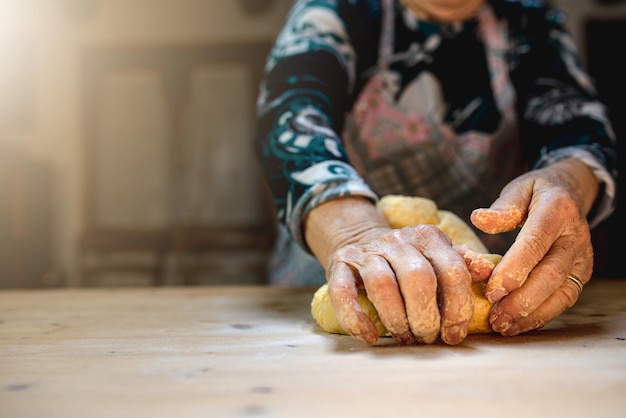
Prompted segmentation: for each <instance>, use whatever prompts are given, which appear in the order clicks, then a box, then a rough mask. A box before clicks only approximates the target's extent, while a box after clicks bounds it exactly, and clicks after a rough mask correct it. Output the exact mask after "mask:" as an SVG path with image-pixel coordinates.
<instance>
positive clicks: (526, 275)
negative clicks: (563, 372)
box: [471, 159, 598, 335]
mask: <svg viewBox="0 0 626 418" xmlns="http://www.w3.org/2000/svg"><path fill="white" fill-rule="evenodd" d="M597 193H598V184H597V180H596V178H595V176H594V175H593V173H592V172H591V170H590V169H589V168H588V167H587V166H586V165H585V164H584V163H582V162H580V161H578V160H575V159H566V160H561V161H559V162H557V163H555V164H553V165H551V166H550V167H547V168H544V169H541V170H536V171H532V172H529V173H527V174H524V175H522V176H521V177H519V178H517V179H515V180H513V181H512V182H511V183H509V184H508V185H507V186H506V187H505V188H504V189H503V191H502V193H501V194H500V197H499V198H498V199H497V200H496V201H495V202H494V203H493V205H491V207H490V208H489V209H477V210H475V211H474V213H473V214H472V217H471V220H472V223H473V224H474V225H475V226H476V227H478V228H479V229H481V230H483V231H484V232H487V233H500V232H505V231H508V230H511V229H514V228H515V227H518V226H521V230H520V232H519V234H518V236H517V238H516V240H515V243H514V244H513V245H512V246H511V248H510V249H509V250H508V251H507V253H506V254H505V255H504V257H503V258H502V261H500V263H499V264H498V266H497V267H496V268H495V269H494V271H493V274H492V277H491V278H490V280H489V282H488V284H487V287H486V290H485V293H486V296H487V298H488V299H489V300H490V301H491V302H497V303H496V305H495V306H494V307H493V309H492V311H491V315H490V323H491V326H492V328H493V330H494V331H496V332H499V333H501V334H503V335H516V334H519V333H522V332H526V331H529V330H533V329H537V328H541V327H543V326H544V325H546V324H547V323H548V322H550V321H551V320H553V319H554V318H556V317H557V316H558V315H560V314H561V313H562V312H563V311H565V310H566V309H568V308H570V307H571V306H573V305H574V303H576V301H577V300H578V297H579V293H580V290H579V289H578V288H577V286H576V285H575V283H574V282H573V281H571V280H570V279H567V276H568V275H569V274H572V275H575V276H577V277H578V278H580V279H581V280H582V282H583V283H587V282H588V281H589V280H590V278H591V274H592V271H593V248H592V245H591V233H590V230H589V225H588V223H587V220H586V215H587V213H588V212H589V211H590V209H591V206H592V204H593V201H594V199H595V197H596V195H597Z"/></svg>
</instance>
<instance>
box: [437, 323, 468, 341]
mask: <svg viewBox="0 0 626 418" xmlns="http://www.w3.org/2000/svg"><path fill="white" fill-rule="evenodd" d="M466 336H467V334H466V332H465V329H464V327H462V326H460V325H457V326H454V327H450V328H446V329H444V330H443V335H442V339H443V340H444V341H445V342H446V344H450V345H455V344H458V343H460V342H461V341H463V339H464V338H465V337H466Z"/></svg>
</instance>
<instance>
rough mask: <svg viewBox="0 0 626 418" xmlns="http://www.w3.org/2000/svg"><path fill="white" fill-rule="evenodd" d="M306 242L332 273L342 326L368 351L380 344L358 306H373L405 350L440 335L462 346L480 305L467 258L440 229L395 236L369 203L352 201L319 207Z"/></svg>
mask: <svg viewBox="0 0 626 418" xmlns="http://www.w3.org/2000/svg"><path fill="white" fill-rule="evenodd" d="M305 236H306V240H307V243H308V245H309V247H310V248H311V250H312V251H313V253H314V254H315V255H316V256H317V257H318V259H319V260H320V262H322V265H324V266H326V272H327V280H328V284H329V293H330V298H331V302H332V304H333V308H334V310H335V312H336V314H337V319H338V321H339V324H340V325H341V326H342V328H343V329H344V330H346V331H347V332H348V333H349V334H350V335H352V336H353V337H355V338H358V339H360V340H362V341H364V342H366V343H368V344H373V343H375V342H376V340H377V339H378V333H377V331H376V328H375V326H374V324H373V323H372V321H371V320H370V319H369V318H368V317H367V315H366V314H365V313H364V312H363V311H362V309H361V307H360V305H359V304H358V296H357V291H358V289H359V288H365V290H366V292H367V296H368V298H369V300H370V301H371V302H372V303H373V304H374V306H375V307H376V310H377V311H378V314H379V316H380V318H381V320H382V322H383V324H384V325H385V327H386V328H387V329H388V330H389V331H390V333H391V335H392V337H393V338H394V339H395V340H397V341H399V342H402V343H406V344H409V343H412V342H414V341H420V342H424V343H432V342H434V341H435V340H436V339H437V338H438V337H439V336H441V339H442V340H443V341H444V342H446V343H448V344H458V343H460V342H461V341H463V339H464V338H465V337H466V335H467V327H468V324H469V320H470V319H471V316H472V313H473V308H474V298H473V296H472V291H471V281H472V275H471V274H470V271H469V270H468V267H467V265H466V262H465V260H464V258H463V255H462V253H463V251H462V250H461V251H460V250H459V249H458V248H454V247H453V246H452V245H451V243H450V240H449V239H448V237H447V236H446V235H445V234H443V233H442V232H441V231H440V230H439V229H438V228H437V227H435V226H433V225H420V226H415V227H406V228H403V229H391V228H390V227H389V225H388V224H387V222H386V220H385V219H384V217H383V215H382V214H381V213H380V212H379V211H378V209H376V207H375V206H374V205H373V204H372V203H371V202H369V201H367V200H365V199H361V198H354V197H345V198H339V199H336V200H333V201H330V202H327V203H325V204H323V205H320V206H319V207H317V208H315V209H314V210H313V211H311V213H310V214H309V216H308V217H307V219H306V221H305Z"/></svg>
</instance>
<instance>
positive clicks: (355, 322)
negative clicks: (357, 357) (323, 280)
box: [328, 262, 378, 344]
mask: <svg viewBox="0 0 626 418" xmlns="http://www.w3.org/2000/svg"><path fill="white" fill-rule="evenodd" d="M358 291H359V289H358V287H357V278H356V277H355V272H354V271H353V269H352V268H351V267H350V266H349V265H347V264H346V263H343V262H337V263H335V264H333V265H332V266H331V268H330V269H329V279H328V292H329V296H330V301H331V303H332V305H333V309H334V310H335V314H336V315H337V321H338V322H339V325H341V328H343V329H344V330H345V331H346V332H347V333H348V334H350V335H351V336H353V337H354V338H356V339H358V340H361V341H363V342H365V343H367V344H374V343H376V341H377V340H378V331H377V329H376V326H375V325H374V323H373V322H372V320H371V319H370V318H369V317H368V316H367V314H366V313H365V312H364V311H363V308H361V305H359V296H358Z"/></svg>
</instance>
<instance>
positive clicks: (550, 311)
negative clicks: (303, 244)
mask: <svg viewBox="0 0 626 418" xmlns="http://www.w3.org/2000/svg"><path fill="white" fill-rule="evenodd" d="M597 192H598V185H597V181H596V179H595V176H594V175H593V173H592V172H591V170H589V168H587V166H586V165H584V164H583V163H581V162H580V161H577V160H573V159H567V160H561V161H560V162H558V163H555V164H553V165H552V166H551V167H549V168H545V169H542V170H537V171H532V172H530V173H527V174H525V175H523V176H521V177H519V178H518V179H516V180H514V181H512V182H511V183H510V184H509V185H507V187H505V188H504V189H503V191H502V193H501V195H500V198H499V199H497V200H496V201H495V202H494V203H493V205H492V206H491V207H490V208H488V209H478V210H476V211H474V213H473V214H472V222H473V223H474V224H475V225H476V226H477V227H478V228H480V229H482V230H484V231H485V232H488V233H499V232H504V231H507V230H510V229H513V228H516V227H518V226H520V225H522V224H523V226H522V227H521V230H520V233H519V235H518V238H517V240H516V242H515V243H514V245H513V246H512V247H511V248H510V250H509V251H508V252H507V253H506V254H505V255H504V257H503V259H502V261H500V263H499V264H498V266H497V267H496V268H495V269H494V271H493V274H492V275H491V277H490V278H489V281H488V284H487V288H486V295H487V297H488V298H489V299H490V300H491V301H493V302H496V304H495V306H494V308H493V310H492V312H491V316H490V323H491V326H492V328H493V329H494V331H496V332H500V333H501V334H503V335H515V334H518V333H521V332H526V331H529V330H532V329H537V328H540V327H542V326H544V325H545V324H547V323H548V322H550V321H551V320H552V319H554V318H556V317H557V316H558V315H559V314H561V313H562V312H563V311H565V310H566V309H568V308H569V307H571V306H572V305H573V304H574V303H575V302H576V300H577V299H578V296H579V294H578V290H577V289H576V287H575V286H574V285H573V284H572V283H570V282H569V281H567V280H566V276H567V274H568V273H570V272H571V273H573V274H575V275H576V276H578V277H580V278H581V279H582V280H583V282H584V283H586V282H588V281H589V279H590V277H591V273H592V269H593V249H592V246H591V238H590V231H589V226H588V224H587V221H586V218H585V216H586V214H587V213H588V211H589V210H590V208H591V206H592V203H593V201H594V199H595V196H596V194H597ZM304 233H305V238H306V240H307V243H308V245H309V247H310V248H311V250H312V252H313V253H314V254H315V255H316V256H317V258H318V259H319V260H320V262H321V263H322V265H323V266H326V272H327V281H328V284H329V292H330V298H331V302H332V304H333V308H334V309H335V312H336V313H337V319H338V320H339V323H340V325H341V326H342V327H343V328H344V329H345V330H346V331H347V332H348V333H349V334H350V335H352V336H353V337H355V338H357V339H359V340H361V341H364V342H365V343H368V344H374V343H375V342H376V341H377V339H378V334H377V332H376V328H375V327H374V324H373V323H372V322H371V320H370V319H369V318H368V317H367V315H365V314H364V313H363V311H362V310H361V308H360V306H359V304H358V299H357V291H358V289H359V288H364V289H365V290H366V292H367V295H368V298H369V299H370V301H372V303H373V304H374V306H375V307H376V309H377V311H378V314H379V316H380V318H381V320H382V321H383V324H384V325H385V327H386V328H387V329H388V330H389V331H390V332H391V334H392V337H393V338H394V339H395V340H397V341H399V342H401V343H405V344H410V343H413V342H416V341H418V342H423V343H433V342H434V341H436V340H437V339H438V337H440V338H441V340H442V341H444V342H445V343H447V344H451V345H455V344H459V343H461V342H462V341H463V339H464V338H465V337H466V336H467V327H468V324H469V320H470V318H471V315H472V311H473V298H472V292H471V282H472V274H471V273H470V271H469V269H468V267H467V264H466V262H465V260H464V258H463V255H462V254H463V250H462V249H459V248H455V247H453V246H452V244H451V243H450V240H449V239H448V237H447V236H446V235H445V234H443V233H442V232H441V231H440V230H439V229H438V228H436V227H434V226H432V225H419V226H415V227H407V228H403V229H396V230H393V229H391V228H390V227H389V225H388V224H387V223H386V220H385V219H384V217H383V216H382V214H381V213H380V212H379V211H378V210H377V209H376V207H375V206H374V205H373V204H372V203H371V202H369V201H367V200H365V199H362V198H358V197H342V198H338V199H336V200H332V201H330V202H327V203H324V204H322V205H320V206H318V207H317V208H315V209H313V210H312V211H311V212H310V214H309V216H308V217H307V219H305V223H304ZM474 280H476V279H474Z"/></svg>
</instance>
